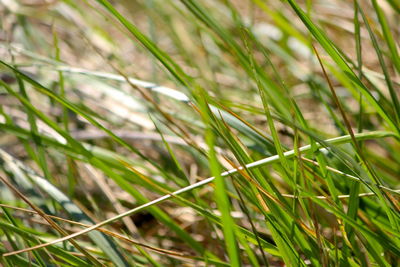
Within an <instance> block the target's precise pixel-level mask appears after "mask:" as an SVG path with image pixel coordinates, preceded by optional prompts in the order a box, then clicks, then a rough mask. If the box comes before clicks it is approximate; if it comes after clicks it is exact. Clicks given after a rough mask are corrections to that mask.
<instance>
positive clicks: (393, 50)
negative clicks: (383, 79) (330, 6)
mask: <svg viewBox="0 0 400 267" xmlns="http://www.w3.org/2000/svg"><path fill="white" fill-rule="evenodd" d="M354 2H355V4H357V5H358V1H357V0H355V1H354ZM371 2H372V5H373V7H374V9H375V13H376V14H377V16H378V20H379V24H380V25H381V28H382V32H383V36H384V38H385V40H386V44H387V45H388V47H389V50H390V54H391V60H392V63H393V65H394V67H395V68H396V70H397V72H398V73H400V57H399V53H398V51H397V45H396V42H395V40H394V38H393V35H392V33H391V31H390V28H389V23H388V21H387V19H386V15H385V13H383V10H382V8H381V7H380V6H379V4H378V1H376V0H371Z"/></svg>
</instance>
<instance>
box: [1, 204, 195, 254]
mask: <svg viewBox="0 0 400 267" xmlns="http://www.w3.org/2000/svg"><path fill="white" fill-rule="evenodd" d="M0 207H4V208H9V209H13V210H18V211H22V212H27V213H31V214H38V212H36V211H35V210H29V209H24V208H19V207H14V206H11V205H6V204H0ZM46 216H47V217H49V218H51V219H54V220H58V221H62V222H66V223H70V224H74V225H78V226H82V227H86V228H87V227H90V226H91V225H88V224H84V223H81V222H76V221H71V220H68V219H64V218H61V217H57V216H54V215H47V214H46ZM46 222H47V221H46ZM47 224H49V223H47ZM97 230H98V231H100V232H102V233H104V234H106V235H109V236H112V237H115V238H118V239H120V240H122V241H125V242H127V243H130V244H133V245H137V246H141V247H143V248H146V249H149V250H152V251H154V252H157V253H159V254H164V255H168V256H174V257H180V258H186V259H192V260H196V257H193V256H190V255H186V254H185V253H182V252H177V251H173V250H168V249H163V248H158V247H154V246H150V245H146V244H144V243H143V242H138V241H135V240H132V239H130V238H128V237H126V236H123V235H121V234H118V233H114V232H112V231H110V230H107V229H104V228H98V229H97ZM14 252H16V251H13V252H8V253H4V254H3V256H4V257H6V256H10V255H13V254H11V253H14ZM20 253H22V252H20Z"/></svg>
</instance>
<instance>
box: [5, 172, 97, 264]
mask: <svg viewBox="0 0 400 267" xmlns="http://www.w3.org/2000/svg"><path fill="white" fill-rule="evenodd" d="M0 180H1V181H2V182H3V183H4V184H5V185H7V186H8V187H9V188H10V189H11V190H12V191H13V192H14V193H15V194H16V195H17V196H18V197H19V198H21V199H22V200H23V201H24V202H25V203H26V204H28V205H29V206H30V207H31V208H32V209H33V210H35V211H36V213H37V214H38V215H40V216H41V217H42V218H43V219H44V220H45V221H47V222H48V223H49V225H50V226H51V227H53V228H54V229H55V230H56V231H57V232H59V233H60V234H61V235H63V236H68V233H67V232H65V231H64V229H62V228H61V227H60V226H59V225H58V224H56V223H55V222H54V221H53V220H52V219H51V218H50V217H49V216H48V215H47V214H46V213H44V212H43V211H42V210H41V209H40V208H39V207H37V206H36V205H35V204H33V203H32V202H31V201H30V200H29V199H28V198H27V197H26V196H25V195H24V194H22V193H21V192H20V191H19V190H18V189H17V188H16V187H15V186H14V185H13V184H11V183H10V182H9V181H8V180H7V179H5V178H3V177H2V176H0ZM70 242H71V244H72V245H74V246H75V247H76V249H78V250H79V251H80V252H82V253H83V254H84V255H85V256H86V257H87V258H88V259H90V260H91V261H92V262H93V263H94V264H95V265H96V266H103V264H102V263H101V262H99V261H98V260H97V259H96V258H95V257H93V256H92V255H90V254H89V253H88V252H87V251H86V250H85V249H83V248H82V247H81V246H80V245H79V244H78V243H76V242H75V241H74V240H73V239H70ZM3 256H4V254H3Z"/></svg>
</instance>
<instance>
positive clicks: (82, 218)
mask: <svg viewBox="0 0 400 267" xmlns="http://www.w3.org/2000/svg"><path fill="white" fill-rule="evenodd" d="M0 157H1V158H2V159H3V160H4V161H5V162H6V164H8V165H10V166H12V167H13V168H12V169H14V170H19V171H21V172H20V173H19V174H16V175H22V177H19V178H20V179H24V180H25V183H28V184H30V181H29V180H31V181H33V182H34V183H35V184H36V185H38V186H39V187H40V188H41V189H42V190H44V191H45V192H46V193H48V194H49V195H50V196H51V197H52V198H53V199H54V200H55V201H57V202H58V203H59V204H60V205H61V206H62V207H63V208H64V209H65V210H66V211H67V212H68V213H69V214H70V216H71V217H72V218H73V219H74V220H76V221H78V222H83V223H86V224H93V221H92V220H91V219H90V218H89V217H88V216H87V215H86V214H85V213H83V211H81V210H80V209H79V207H78V206H76V205H75V204H74V203H73V202H72V201H71V200H70V199H69V198H68V197H67V196H65V195H64V194H63V193H62V192H61V191H60V190H59V189H57V188H56V187H54V186H53V185H52V184H51V183H50V182H49V181H47V180H46V179H44V178H42V177H40V176H38V175H37V174H36V173H35V172H34V171H33V170H31V169H28V168H27V167H26V166H24V165H23V164H22V163H21V162H19V161H18V160H16V159H15V158H13V157H12V156H11V155H9V154H8V153H6V152H4V151H2V150H0ZM28 177H29V178H28ZM90 237H91V238H92V239H93V241H94V242H96V243H97V244H98V246H99V247H100V248H102V249H103V251H104V252H105V253H106V254H109V256H110V259H112V260H113V261H114V263H115V264H116V265H117V266H127V262H126V261H125V260H124V258H123V257H122V255H121V254H116V255H115V256H114V255H113V254H114V253H120V252H119V251H118V250H117V248H116V245H115V244H113V242H112V240H111V239H109V238H108V237H106V236H105V235H103V234H102V233H99V232H93V233H92V234H91V235H90ZM107 250H108V251H107ZM117 256H118V257H121V259H123V260H119V259H118V258H116V257H117Z"/></svg>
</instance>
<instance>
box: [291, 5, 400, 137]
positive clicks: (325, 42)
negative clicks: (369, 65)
mask: <svg viewBox="0 0 400 267" xmlns="http://www.w3.org/2000/svg"><path fill="white" fill-rule="evenodd" d="M288 2H289V4H290V5H291V7H292V8H293V10H294V11H295V12H296V14H297V15H298V16H299V18H300V19H301V20H302V21H303V23H304V24H305V26H306V27H307V28H308V30H309V31H310V32H311V34H312V35H313V36H314V38H315V39H316V40H317V41H318V43H319V44H320V45H321V46H322V47H323V48H324V49H325V51H326V52H327V53H328V54H329V55H330V56H331V58H332V59H333V60H334V62H335V63H336V64H337V65H338V66H339V68H340V69H341V71H343V72H344V73H345V74H346V76H347V77H348V79H349V80H350V81H352V83H353V84H354V85H355V86H356V87H357V88H358V89H359V90H360V91H361V92H362V93H363V95H364V96H365V98H366V99H367V100H368V102H369V103H370V104H371V105H372V106H373V107H374V108H375V109H376V111H377V112H378V113H379V114H380V115H381V117H382V118H383V119H384V120H385V121H386V123H388V125H390V127H391V128H392V129H393V130H394V131H396V132H397V133H398V134H400V126H399V125H398V124H397V123H396V120H395V119H394V118H392V117H391V116H390V113H389V114H388V113H387V112H386V111H385V110H384V109H383V108H382V107H381V105H379V103H378V102H377V100H376V99H375V98H374V97H373V95H372V94H371V92H370V91H369V90H368V88H366V87H365V85H364V84H363V83H362V81H361V80H360V79H359V78H358V77H357V76H356V75H355V73H354V72H353V70H352V69H351V68H350V67H349V65H348V64H347V63H346V61H345V60H344V59H343V57H342V56H341V54H340V53H339V52H338V51H337V49H336V48H335V46H334V45H333V44H332V42H331V41H330V40H329V38H328V37H327V36H326V35H325V33H324V32H323V31H322V30H320V29H319V28H318V27H317V26H316V25H315V24H314V23H313V22H312V21H311V19H310V18H309V17H308V16H307V15H306V14H305V13H304V11H303V10H302V9H301V8H300V7H299V5H298V4H297V3H296V1H295V0H288Z"/></svg>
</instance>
